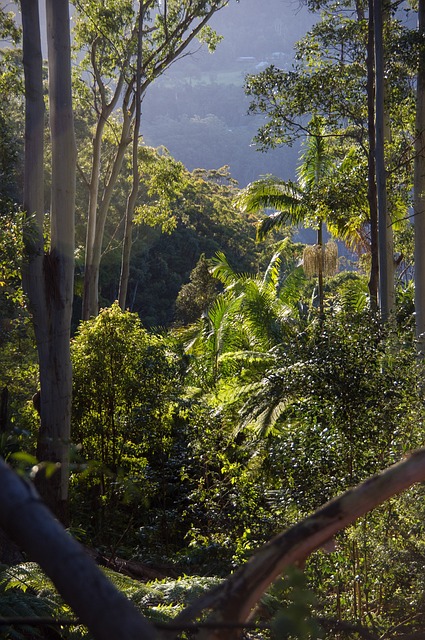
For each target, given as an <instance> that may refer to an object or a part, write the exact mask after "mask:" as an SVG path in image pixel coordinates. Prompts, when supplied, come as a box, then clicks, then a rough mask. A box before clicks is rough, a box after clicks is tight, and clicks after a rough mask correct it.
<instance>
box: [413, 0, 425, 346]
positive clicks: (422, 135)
mask: <svg viewBox="0 0 425 640" xmlns="http://www.w3.org/2000/svg"><path fill="white" fill-rule="evenodd" d="M418 31H419V37H420V50H419V65H418V76H417V82H416V124H415V127H416V137H415V166H414V203H413V207H414V225H415V310H416V316H415V317H416V339H417V341H418V352H419V354H420V355H421V356H422V357H423V355H424V354H425V0H419V5H418Z"/></svg>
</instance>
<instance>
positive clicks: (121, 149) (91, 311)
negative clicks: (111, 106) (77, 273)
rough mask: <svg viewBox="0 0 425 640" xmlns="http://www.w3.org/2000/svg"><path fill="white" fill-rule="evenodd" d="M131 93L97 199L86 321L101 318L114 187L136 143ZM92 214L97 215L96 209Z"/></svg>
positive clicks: (89, 252) (88, 268)
mask: <svg viewBox="0 0 425 640" xmlns="http://www.w3.org/2000/svg"><path fill="white" fill-rule="evenodd" d="M130 93H131V91H130V89H129V88H128V89H127V91H126V95H125V98H124V102H123V109H122V112H123V122H122V129H121V138H120V141H119V143H118V147H117V151H116V154H115V158H114V162H113V166H112V170H111V173H110V175H109V177H108V182H107V184H106V187H105V190H104V192H103V196H102V199H101V201H100V203H99V202H98V198H97V199H96V216H95V217H96V220H95V232H94V234H92V235H91V245H90V246H89V247H86V265H85V274H84V292H83V320H88V319H89V318H91V317H94V316H97V314H98V313H99V272H100V262H101V259H102V246H103V238H104V232H105V224H106V218H107V214H108V210H109V205H110V203H111V199H112V195H113V192H114V188H115V185H116V182H117V179H118V176H119V174H120V172H121V168H122V165H123V162H124V156H125V152H126V150H127V148H128V145H129V144H130V143H131V141H132V137H131V135H130V131H131V125H132V119H133V112H134V101H133V103H132V104H131V105H129V100H130ZM99 170H100V167H99ZM92 215H94V209H93V213H92Z"/></svg>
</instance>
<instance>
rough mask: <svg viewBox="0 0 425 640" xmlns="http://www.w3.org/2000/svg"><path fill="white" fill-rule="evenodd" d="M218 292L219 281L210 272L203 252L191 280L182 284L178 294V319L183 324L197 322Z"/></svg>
mask: <svg viewBox="0 0 425 640" xmlns="http://www.w3.org/2000/svg"><path fill="white" fill-rule="evenodd" d="M217 294H218V285H217V281H216V280H215V279H214V278H213V277H212V275H211V274H210V271H209V262H208V260H207V259H206V258H205V254H204V253H202V254H201V256H200V258H199V260H198V262H197V264H196V266H195V268H194V269H193V270H192V272H191V274H190V282H189V283H188V284H185V285H183V286H182V288H181V289H180V292H179V295H178V296H177V299H176V318H177V321H180V322H182V323H183V324H189V323H191V322H195V320H197V319H198V318H199V317H200V316H201V315H202V313H205V312H206V311H207V309H208V308H209V306H210V305H211V303H212V302H213V301H214V299H215V298H216V296H217Z"/></svg>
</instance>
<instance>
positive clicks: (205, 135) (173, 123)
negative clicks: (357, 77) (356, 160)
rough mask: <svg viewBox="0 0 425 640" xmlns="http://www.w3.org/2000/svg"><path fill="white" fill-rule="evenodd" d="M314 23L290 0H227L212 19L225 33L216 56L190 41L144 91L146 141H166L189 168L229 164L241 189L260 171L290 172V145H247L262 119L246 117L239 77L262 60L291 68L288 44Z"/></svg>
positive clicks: (292, 162) (292, 155) (253, 70)
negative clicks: (261, 148) (181, 55)
mask: <svg viewBox="0 0 425 640" xmlns="http://www.w3.org/2000/svg"><path fill="white" fill-rule="evenodd" d="M312 22H313V15H312V14H310V13H309V12H308V11H307V9H306V8H305V7H304V6H301V5H300V4H299V3H298V2H293V1H291V0H268V1H267V2H261V1H259V0H241V2H239V3H236V2H235V0H231V3H230V4H229V5H228V6H227V7H226V8H224V9H222V10H221V11H219V12H218V13H217V14H216V15H215V16H214V19H213V20H212V21H211V23H210V25H211V26H212V27H213V28H214V29H215V30H216V31H217V32H218V33H219V34H220V35H222V36H223V40H222V41H221V42H220V44H219V45H218V47H217V50H216V51H215V53H214V54H210V53H209V52H208V51H207V50H206V48H205V47H202V48H200V47H199V46H198V49H197V50H196V45H195V46H194V47H192V53H191V55H188V56H185V57H184V58H183V59H181V60H179V61H177V62H176V63H175V64H174V65H173V67H172V68H171V69H170V70H168V71H167V73H166V74H164V76H162V77H161V78H159V79H158V81H157V82H156V83H155V84H154V85H153V86H152V87H151V88H150V89H149V91H148V93H147V95H146V98H145V100H144V102H143V116H142V133H143V135H144V138H145V141H146V143H147V144H150V145H153V146H159V145H164V146H166V147H167V148H168V149H169V151H170V152H171V154H172V155H173V156H174V157H176V158H177V159H178V160H181V161H182V162H183V163H184V164H185V165H186V166H187V168H188V169H190V170H192V169H195V168H197V167H202V168H206V169H214V168H218V167H220V166H223V165H225V164H227V165H230V170H231V173H232V175H233V177H235V178H236V179H237V180H238V181H239V183H240V185H241V186H244V185H246V184H247V183H248V182H250V181H252V180H255V179H256V178H258V176H259V175H262V174H265V173H274V174H276V175H279V176H281V177H282V178H285V179H286V178H291V177H293V175H294V170H295V166H296V163H297V150H296V149H288V148H285V149H276V150H273V151H269V152H268V153H261V152H258V151H256V149H255V147H254V145H253V144H252V139H253V137H254V135H255V134H256V131H257V127H258V125H259V123H260V122H261V119H260V117H257V116H252V115H250V116H248V115H247V110H248V106H249V99H248V98H247V97H246V96H245V94H244V90H243V82H244V77H245V75H246V74H247V73H256V72H258V71H261V70H262V69H264V68H265V67H266V66H267V65H268V64H274V65H276V66H280V67H285V68H289V67H290V66H291V64H292V55H293V44H294V42H296V41H297V40H298V39H299V38H301V37H302V36H303V35H304V34H305V32H306V31H307V30H308V28H309V26H310V25H311V24H312Z"/></svg>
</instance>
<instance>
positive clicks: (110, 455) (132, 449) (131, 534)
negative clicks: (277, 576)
mask: <svg viewBox="0 0 425 640" xmlns="http://www.w3.org/2000/svg"><path fill="white" fill-rule="evenodd" d="M291 250H292V249H291ZM214 269H215V273H216V275H217V277H219V278H220V279H221V281H222V283H223V290H222V291H221V293H218V294H217V296H216V298H215V301H214V302H213V303H212V305H211V306H210V308H209V311H208V312H207V313H206V314H205V315H204V316H203V317H202V318H201V319H200V320H199V321H198V323H195V324H194V325H191V326H188V327H184V328H181V327H180V328H176V329H173V330H170V331H168V332H162V333H153V332H149V331H147V330H146V329H145V328H143V326H142V324H141V322H140V319H139V317H138V315H137V314H132V313H129V312H122V311H121V310H120V309H119V307H118V305H116V304H114V305H112V306H111V307H108V308H105V309H104V310H103V311H102V312H101V313H100V315H99V316H98V317H97V318H95V319H92V320H90V321H88V322H86V323H83V324H82V325H81V326H80V328H79V330H78V331H77V333H76V335H75V337H74V339H73V344H72V354H73V368H74V401H73V443H72V460H71V484H70V513H71V525H70V531H71V533H72V534H73V535H74V536H75V537H77V538H78V539H79V540H80V541H81V542H82V543H83V544H85V545H87V546H88V547H91V548H92V549H95V550H96V552H98V553H99V554H103V555H104V556H105V557H108V558H111V559H114V558H122V559H127V560H131V561H132V562H136V563H137V562H140V563H144V564H145V565H148V566H151V567H152V568H154V569H155V570H156V571H159V572H160V573H162V575H163V576H164V579H163V580H159V581H156V582H151V583H142V582H140V581H136V580H134V579H132V578H129V577H127V576H123V575H119V574H115V573H113V572H111V571H110V570H107V571H108V573H109V575H110V576H111V578H112V579H113V581H114V582H115V583H116V584H117V586H118V587H119V588H120V589H122V590H123V591H124V592H125V593H126V594H127V595H128V597H130V598H131V599H132V600H133V601H134V602H135V603H136V604H137V606H139V607H140V608H141V610H142V612H143V613H144V614H145V615H146V616H148V617H150V618H151V619H152V620H154V621H157V622H161V621H162V622H165V621H167V620H170V619H172V618H173V617H174V616H175V615H176V614H177V613H178V612H179V611H180V610H181V608H182V607H183V604H184V603H187V602H188V601H190V599H191V598H193V597H195V596H196V594H198V593H199V592H200V590H201V591H202V590H203V589H206V588H208V587H209V586H210V585H213V584H215V583H216V582H217V580H219V579H220V578H221V577H224V576H225V575H227V574H228V573H229V572H231V571H232V570H233V569H234V568H235V567H236V566H238V565H240V564H241V563H243V562H244V561H245V560H246V559H247V558H248V557H249V555H250V554H251V553H252V552H254V551H255V549H257V548H258V547H259V546H260V545H262V544H263V543H264V542H266V541H267V540H269V539H270V538H271V537H272V536H273V535H275V534H276V533H278V532H280V531H282V530H284V529H285V528H287V527H288V526H290V525H291V524H293V523H295V522H297V521H298V520H300V519H302V518H303V517H304V516H306V515H307V514H309V513H311V512H312V511H314V510H315V509H316V508H318V507H319V506H320V505H321V504H323V503H324V502H326V501H327V500H329V499H330V498H332V497H334V496H336V495H338V494H340V493H341V492H343V491H344V490H346V489H347V488H349V487H351V486H353V485H355V484H357V483H358V482H361V481H362V480H364V479H365V478H367V477H369V476H370V475H372V474H374V473H376V472H378V471H380V470H382V469H384V468H385V467H387V466H388V465H390V464H392V463H393V462H396V461H397V460H399V459H400V458H401V457H403V456H404V455H405V454H407V453H408V452H409V451H411V450H412V449H415V448H417V447H419V446H422V444H423V418H424V408H423V398H422V385H421V380H422V375H423V374H422V363H421V362H418V360H417V358H416V357H415V345H414V340H413V336H412V330H411V326H410V315H409V312H408V308H409V304H410V303H409V299H408V295H407V293H405V294H404V298H402V300H404V303H403V304H404V307H402V306H400V307H399V313H398V320H397V319H395V320H394V322H392V323H390V324H389V325H388V326H382V325H381V324H380V323H379V322H378V321H377V319H376V318H375V317H374V316H373V314H371V313H370V311H369V310H368V308H367V305H366V304H365V301H366V298H365V296H364V295H363V294H362V293H361V292H362V291H363V289H362V287H363V284H362V282H361V278H360V277H358V276H353V275H350V277H345V278H344V277H342V276H341V275H340V276H338V277H336V278H335V279H334V280H333V281H332V280H330V281H329V282H328V286H327V293H326V296H327V309H326V315H325V318H319V316H318V314H317V310H316V308H315V306H314V305H313V306H311V305H310V303H309V301H308V295H306V292H309V287H310V286H311V285H310V283H309V282H308V281H307V282H306V281H305V279H303V278H301V277H299V274H298V272H297V267H296V266H295V267H294V264H293V259H292V258H290V259H289V258H288V260H285V259H284V256H282V255H281V256H278V257H275V258H274V259H273V260H272V263H271V265H270V267H269V270H268V271H267V273H266V275H264V276H250V275H248V274H244V275H239V274H237V273H233V272H232V271H231V269H230V267H229V265H227V263H226V262H225V260H224V257H223V256H219V257H218V258H217V261H216V263H215V267H214V265H213V271H214ZM294 269H295V270H294ZM297 274H298V275H297ZM353 283H354V284H353ZM297 288H298V290H299V295H298V297H297V296H296V295H294V291H296V290H297ZM303 292H304V294H303ZM359 292H360V294H361V295H359ZM303 296H304V297H303ZM403 309H404V310H403ZM18 341H19V343H20V344H25V345H26V348H25V352H24V356H22V357H20V360H19V362H18V360H16V363H15V372H18V373H19V372H20V371H21V373H19V375H17V376H15V378H14V380H15V384H16V385H18V386H17V389H18V388H19V393H18V392H17V393H16V395H14V397H13V398H12V402H11V411H10V415H11V419H10V423H9V429H8V431H7V432H6V433H4V434H3V436H2V453H3V455H4V456H5V457H6V458H7V459H8V461H9V462H10V463H11V464H13V465H15V466H17V467H18V468H20V469H21V472H25V473H30V471H31V468H32V465H33V460H34V459H33V458H31V455H32V453H33V449H32V447H33V445H34V438H35V434H36V424H37V415H36V413H35V411H34V410H33V409H32V407H31V402H30V400H29V398H30V395H31V393H32V390H31V384H36V379H35V377H32V378H25V376H24V372H25V371H27V372H28V371H29V372H32V371H34V364H33V354H32V351H31V344H32V343H31V338H30V333H29V330H28V329H27V328H26V325H21V326H20V329H19V332H18V331H17V330H16V332H15V333H13V332H10V334H9V336H8V340H5V339H4V340H3V343H2V350H3V352H4V354H5V355H6V356H7V358H9V360H10V358H13V353H15V354H16V352H17V342H18ZM8 354H9V355H8ZM15 357H16V356H15ZM6 362H7V359H6V360H5V363H6ZM31 375H33V374H31ZM31 379H32V380H33V382H32V383H31ZM20 380H21V381H25V384H22V385H21V386H20V387H19V384H18V382H19V381H20ZM13 389H14V390H15V387H13ZM34 390H35V389H34ZM26 393H27V394H28V395H27V398H28V401H27V402H25V401H24V402H22V397H24V396H25V394H26ZM423 504H424V502H423V487H421V486H419V487H414V488H412V489H410V490H409V491H407V492H406V493H405V494H403V495H402V496H399V497H397V498H393V499H392V500H390V501H389V502H388V503H386V504H385V505H383V506H382V507H381V508H379V509H376V510H375V511H374V512H373V513H371V514H369V515H367V516H365V517H364V518H362V519H361V520H359V521H358V522H357V523H356V524H355V525H353V526H352V527H350V528H349V529H347V530H345V531H343V532H341V533H340V534H339V535H338V536H337V539H336V540H335V548H334V549H332V551H331V552H330V553H326V552H325V551H323V550H319V551H318V552H317V553H315V554H314V555H313V556H312V557H311V558H310V559H309V560H308V562H307V564H306V567H305V570H304V574H305V582H299V578H298V577H295V578H294V577H293V576H292V578H291V580H292V582H291V580H290V584H289V587H290V588H289V587H288V584H286V586H283V587H282V585H280V586H279V587H276V589H275V590H274V591H272V593H271V594H270V596H269V600H268V601H267V602H266V604H265V605H264V606H262V607H261V615H262V617H260V619H259V620H260V622H259V624H260V625H262V627H261V629H260V630H257V631H254V630H251V631H250V632H249V633H251V634H254V633H255V634H259V636H255V635H252V637H267V635H268V633H269V631H268V630H267V629H269V627H270V626H272V620H274V621H275V622H273V624H276V625H277V627H276V628H277V629H279V630H280V631H275V634H277V635H276V637H283V633H284V632H283V631H282V629H286V631H285V633H289V631H288V630H290V629H292V632H291V634H290V635H291V636H292V637H299V638H308V637H338V638H339V637H341V638H342V637H352V638H357V637H359V634H360V635H362V633H363V631H358V629H367V630H368V631H367V632H368V633H370V634H372V635H371V637H381V638H392V637H394V636H395V635H396V633H398V634H400V633H408V632H409V633H410V632H414V631H416V630H419V629H421V628H423V625H424V624H425V598H424V594H425V584H424V578H423V570H422V567H423V561H424V554H425V549H424V544H423V539H424V513H423V510H424V508H423ZM177 576H181V577H180V578H178V577H177ZM1 585H2V587H1V588H2V590H3V593H2V597H1V599H0V607H2V609H1V612H0V613H1V615H3V616H6V617H10V616H23V615H31V616H42V617H45V616H53V617H55V618H63V617H64V616H65V617H67V616H72V613H71V612H70V611H69V610H68V609H67V607H66V606H65V605H64V604H63V603H62V602H61V601H60V599H58V596H57V595H56V594H55V592H54V590H53V589H52V586H51V585H50V584H49V582H48V581H47V580H46V579H45V578H44V577H43V576H42V574H41V573H40V571H39V569H38V568H37V567H36V566H34V565H32V564H28V563H27V564H22V565H19V566H17V567H12V568H7V567H4V568H3V569H2V574H1ZM288 589H289V590H288ZM290 594H292V595H290ZM313 594H314V597H313ZM300 612H301V613H300ZM285 625H286V626H285ZM291 625H292V626H291ZM294 625H295V626H294ZM344 625H345V627H344ZM347 625H348V626H347ZM349 625H351V627H350V626H349ZM344 629H345V631H344ZM349 629H351V631H347V630H349ZM353 629H354V631H353ZM356 629H357V630H356ZM5 633H6V635H4V637H10V638H17V639H20V638H21V637H28V634H27V635H25V634H26V633H27V632H26V631H25V630H24V629H19V628H18V627H14V628H12V627H11V628H10V629H8V630H7V631H6V632H5ZM28 633H29V637H34V638H36V637H53V638H55V637H67V638H68V637H69V638H80V637H81V638H83V637H88V636H87V634H86V631H85V630H83V629H82V628H80V627H79V626H78V625H76V626H72V625H71V626H69V627H66V628H65V627H64V628H63V629H60V630H59V631H58V629H57V627H55V628H53V627H52V629H51V630H50V631H49V632H48V633H47V631H46V629H44V630H42V631H41V630H39V631H33V630H32V631H31V632H28ZM37 633H39V634H41V635H37ZM31 634H32V635H31ZM43 634H44V635H43ZM49 634H50V635H49ZM58 634H59V635H58ZM279 634H280V635H279Z"/></svg>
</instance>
